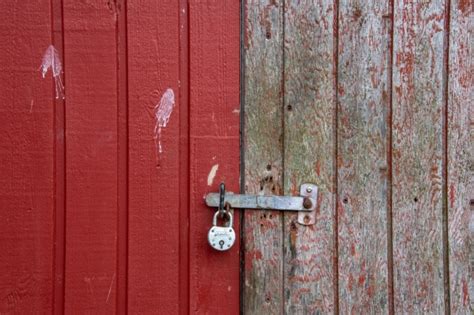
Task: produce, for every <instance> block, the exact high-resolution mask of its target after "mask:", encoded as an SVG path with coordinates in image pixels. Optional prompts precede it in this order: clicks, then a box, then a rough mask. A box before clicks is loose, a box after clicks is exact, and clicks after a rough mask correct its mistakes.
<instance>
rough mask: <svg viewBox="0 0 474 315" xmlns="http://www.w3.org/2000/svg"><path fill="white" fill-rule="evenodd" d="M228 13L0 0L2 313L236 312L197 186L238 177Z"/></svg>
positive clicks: (233, 270)
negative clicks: (210, 240)
mask: <svg viewBox="0 0 474 315" xmlns="http://www.w3.org/2000/svg"><path fill="white" fill-rule="evenodd" d="M239 12H240V9H239V2H238V1H213V0H209V1H201V0H192V1H156V0H145V1H143V0H140V1H138V0H127V1H125V0H115V1H112V0H111V1H108V0H99V1H96V0H93V1H92V0H87V1H76V0H35V1H14V0H7V1H0V17H1V19H0V43H1V50H0V113H1V115H0V161H1V163H0V164H1V166H0V174H1V176H0V249H1V251H0V270H1V275H0V314H48V313H55V314H63V313H65V314H114V313H119V314H125V313H129V314H188V313H193V314H194V313H196V314H211V313H212V314H226V313H233V314H236V313H238V310H239V245H238V244H237V245H236V246H235V247H234V248H233V250H232V251H230V252H228V253H226V254H225V255H222V254H221V255H220V254H218V253H216V252H214V251H213V250H212V249H211V248H210V247H209V246H208V245H207V241H206V235H207V230H208V229H209V227H210V226H211V220H212V214H213V213H212V210H211V209H209V208H207V207H206V206H205V205H204V202H203V199H202V197H203V195H204V194H205V193H206V192H208V191H211V190H214V191H215V190H217V187H218V183H219V182H220V181H224V180H225V182H226V184H227V186H228V187H229V189H233V190H234V191H237V190H238V188H239V34H240V28H239V25H240V20H239ZM50 45H52V46H51V47H50ZM43 56H44V58H43ZM43 59H44V60H43ZM59 63H61V66H60V67H59ZM42 64H43V65H44V68H45V70H48V72H47V73H46V74H45V78H44V79H43V78H42V76H41V74H42V73H41V71H40V70H38V69H39V68H40V66H41V65H42ZM49 66H53V69H51V68H50V67H49ZM41 70H42V69H41ZM52 71H53V73H52ZM59 80H61V81H62V83H63V85H64V91H63V92H64V98H63V94H62V93H60V92H62V89H61V84H60V83H59ZM55 82H57V84H58V85H57V87H58V88H59V90H58V91H56V83H55ZM173 104H174V106H173ZM160 149H161V150H160ZM212 169H214V171H213V172H214V176H212V178H211V177H209V176H208V175H209V173H210V171H211V170H212ZM236 229H237V231H239V230H238V220H237V222H236Z"/></svg>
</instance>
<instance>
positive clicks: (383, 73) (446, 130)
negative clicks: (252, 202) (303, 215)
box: [242, 0, 474, 314]
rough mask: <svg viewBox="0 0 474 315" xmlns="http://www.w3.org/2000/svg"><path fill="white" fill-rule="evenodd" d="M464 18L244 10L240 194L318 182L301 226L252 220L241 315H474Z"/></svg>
mask: <svg viewBox="0 0 474 315" xmlns="http://www.w3.org/2000/svg"><path fill="white" fill-rule="evenodd" d="M472 14H473V5H472V2H470V1H461V0H459V1H458V0H428V1H426V0H416V1H411V0H410V1H408V0H386V1H365V0H315V1H305V0H303V1H293V0H285V1H283V0H275V1H259V0H248V1H246V5H245V14H244V23H245V24H244V30H245V31H244V42H243V45H244V49H243V51H244V56H243V57H244V62H245V67H244V74H243V79H244V85H245V90H244V91H245V92H244V104H245V105H244V111H245V112H244V141H243V144H244V148H243V152H244V174H245V178H244V189H245V191H247V192H251V193H260V194H276V195H281V194H286V195H287V194H297V193H298V191H299V185H300V184H302V183H308V182H310V183H315V184H317V185H318V186H319V196H318V203H319V206H318V210H317V218H316V224H315V225H313V226H310V227H306V226H301V225H299V224H297V223H296V221H295V220H296V216H295V215H293V214H289V213H281V212H278V213H277V212H271V211H268V212H253V211H246V213H245V216H244V223H243V229H244V239H243V242H244V248H245V259H244V269H243V270H244V275H243V279H244V280H243V293H242V294H243V311H244V313H247V314H277V313H286V314H330V313H341V314H443V313H446V314H450V313H452V314H470V313H472V312H473V306H472V305H473V304H472V294H473V293H472V292H469V289H468V288H469V286H470V287H471V288H472V287H474V285H473V280H472V271H471V273H470V272H469V256H470V255H471V259H472V253H470V252H469V235H470V234H469V233H473V232H472V231H471V232H469V220H470V216H471V214H470V210H469V203H470V200H472V198H473V192H474V186H473V180H472V175H473V174H472V163H473V160H472V149H473V148H472V139H471V138H470V129H471V128H472V114H473V101H474V100H473V93H472V87H473V79H472V73H473V66H472V59H473V46H472V43H473V41H472V31H473V29H472V27H473V24H472ZM471 203H472V201H471ZM471 237H472V236H471ZM471 290H472V289H471ZM470 294H471V296H470Z"/></svg>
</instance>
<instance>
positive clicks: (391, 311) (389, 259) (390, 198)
mask: <svg viewBox="0 0 474 315" xmlns="http://www.w3.org/2000/svg"><path fill="white" fill-rule="evenodd" d="M389 6H390V13H389V14H390V31H389V34H390V35H389V36H390V38H389V58H388V59H389V60H388V69H387V76H388V91H389V109H388V118H387V120H388V128H389V132H388V144H387V164H388V183H387V188H388V192H387V199H388V200H387V269H388V281H387V282H388V283H387V284H388V313H389V314H391V315H393V314H395V310H394V308H395V303H394V291H393V290H394V286H393V212H392V209H393V189H392V184H393V159H392V154H393V63H394V57H393V46H394V28H395V20H394V18H395V17H394V12H395V0H390V1H389Z"/></svg>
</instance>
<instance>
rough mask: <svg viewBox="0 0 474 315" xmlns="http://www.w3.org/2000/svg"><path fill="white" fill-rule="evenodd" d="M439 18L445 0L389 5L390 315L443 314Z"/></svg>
mask: <svg viewBox="0 0 474 315" xmlns="http://www.w3.org/2000/svg"><path fill="white" fill-rule="evenodd" d="M444 19H445V1H443V0H436V1H424V0H423V1H421V0H420V1H407V0H396V1H395V3H394V35H393V36H394V38H393V42H394V46H393V49H394V51H393V91H392V92H393V116H392V117H393V119H392V122H393V160H392V165H393V190H392V193H393V194H392V196H393V199H392V200H393V207H392V211H393V276H394V306H395V309H394V311H395V313H409V314H421V313H423V314H426V313H436V314H440V313H443V312H444V311H445V299H444V281H445V279H444V277H443V274H444V270H443V250H444V249H443V200H442V191H443V189H444V188H443V183H444V180H443V176H444V172H443V159H444V150H443V149H444V148H443V146H444V144H443V142H444V141H443V132H444V131H443V122H444V93H443V72H444V69H443V68H444V58H443V54H444V35H445V34H444V29H445V20H444ZM445 267H447V266H445Z"/></svg>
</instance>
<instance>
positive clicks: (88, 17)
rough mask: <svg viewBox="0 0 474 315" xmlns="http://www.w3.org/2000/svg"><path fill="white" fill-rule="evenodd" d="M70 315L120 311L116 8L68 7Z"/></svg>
mask: <svg viewBox="0 0 474 315" xmlns="http://www.w3.org/2000/svg"><path fill="white" fill-rule="evenodd" d="M63 9H64V36H65V44H64V46H65V72H66V86H67V91H66V93H67V95H66V178H67V189H66V209H67V210H66V262H65V270H66V279H65V312H66V313H72V312H74V313H91V312H92V313H113V312H115V311H116V281H117V274H116V258H117V257H116V256H117V243H116V242H117V211H118V205H117V203H118V202H117V191H118V177H117V171H118V163H117V141H118V140H117V112H118V105H117V104H118V99H117V77H116V75H117V69H116V67H117V46H116V11H115V10H116V8H115V7H114V6H110V5H107V3H105V2H78V1H72V0H65V1H64V7H63Z"/></svg>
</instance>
